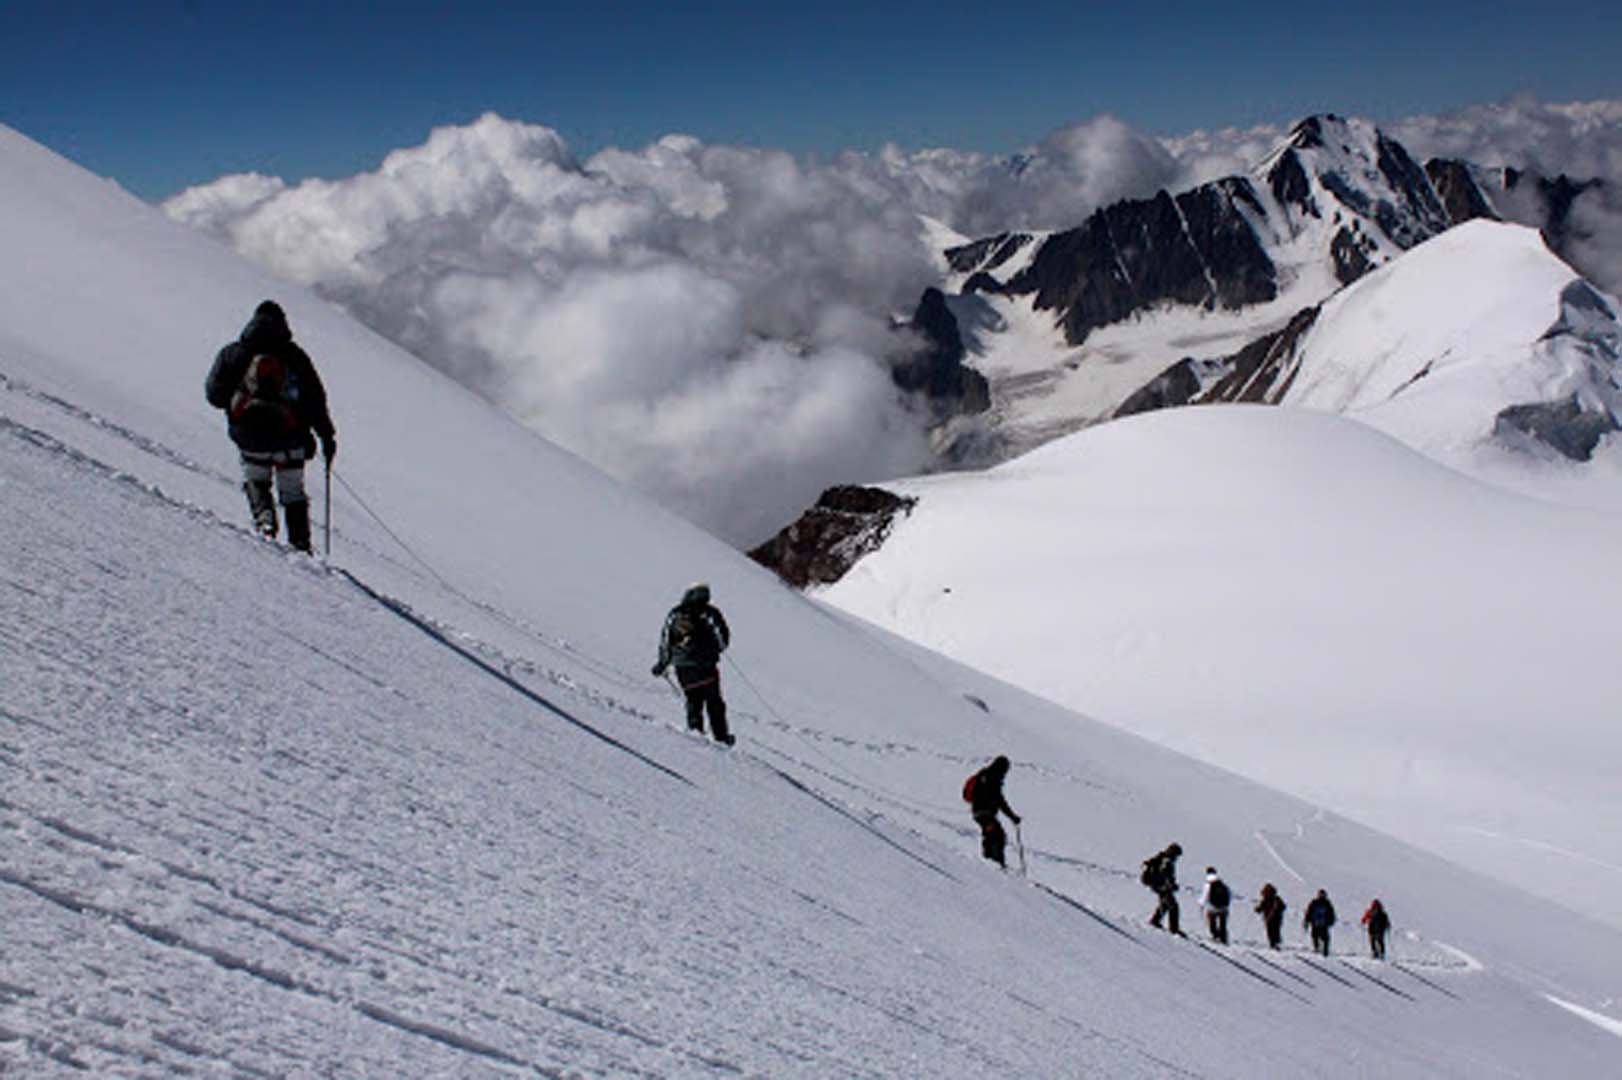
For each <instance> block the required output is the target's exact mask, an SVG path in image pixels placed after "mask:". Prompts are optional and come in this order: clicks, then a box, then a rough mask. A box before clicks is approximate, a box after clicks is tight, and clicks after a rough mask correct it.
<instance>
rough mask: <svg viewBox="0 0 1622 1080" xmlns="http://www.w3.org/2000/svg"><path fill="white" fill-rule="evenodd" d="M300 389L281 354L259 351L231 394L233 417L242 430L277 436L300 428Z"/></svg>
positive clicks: (258, 434) (259, 434) (260, 434)
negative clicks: (295, 404)
mask: <svg viewBox="0 0 1622 1080" xmlns="http://www.w3.org/2000/svg"><path fill="white" fill-rule="evenodd" d="M296 395H297V391H296V390H295V389H294V388H293V380H292V379H291V378H290V377H289V375H288V371H287V365H286V364H285V363H283V362H282V360H281V358H280V357H276V356H272V355H270V354H269V353H260V354H258V355H257V356H255V357H254V358H253V359H252V360H250V361H249V362H248V367H247V370H245V371H244V372H243V373H242V383H241V385H240V386H238V387H237V392H236V393H235V394H233V395H232V396H231V419H232V420H233V421H235V422H236V423H237V425H238V426H239V427H241V428H242V429H243V430H245V431H248V432H251V433H253V434H254V435H257V436H260V437H265V436H269V437H274V436H277V435H281V434H285V433H289V432H293V431H296V430H298V426H299V422H298V412H297V411H296V410H295V409H294V407H293V401H294V398H295V397H296Z"/></svg>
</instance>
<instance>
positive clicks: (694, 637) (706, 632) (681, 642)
mask: <svg viewBox="0 0 1622 1080" xmlns="http://www.w3.org/2000/svg"><path fill="white" fill-rule="evenodd" d="M720 645H721V643H720V642H719V641H717V640H716V636H715V630H714V629H713V628H712V627H711V626H710V624H709V623H708V622H707V621H706V620H705V619H704V613H703V612H702V611H694V610H692V609H691V608H685V607H679V608H677V609H676V610H675V612H674V613H673V614H672V615H671V617H670V655H671V656H673V657H675V658H676V661H677V663H681V662H682V661H688V662H690V663H691V664H693V665H695V666H699V665H704V664H713V663H715V662H716V660H718V659H719V658H720V655H721V647H720Z"/></svg>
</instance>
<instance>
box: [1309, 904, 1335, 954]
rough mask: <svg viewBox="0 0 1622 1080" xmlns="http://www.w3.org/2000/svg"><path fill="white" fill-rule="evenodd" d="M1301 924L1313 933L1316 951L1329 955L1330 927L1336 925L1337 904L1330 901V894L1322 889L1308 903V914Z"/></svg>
mask: <svg viewBox="0 0 1622 1080" xmlns="http://www.w3.org/2000/svg"><path fill="white" fill-rule="evenodd" d="M1301 925H1302V926H1305V927H1306V928H1307V930H1308V931H1310V932H1311V934H1312V948H1313V951H1314V952H1318V953H1321V954H1323V955H1324V956H1328V955H1329V928H1330V927H1331V926H1334V925H1335V905H1334V904H1331V903H1330V902H1329V894H1328V893H1327V892H1325V891H1324V890H1322V889H1319V890H1318V895H1317V896H1314V897H1313V898H1312V901H1311V903H1309V904H1307V910H1306V914H1305V915H1303V916H1302V917H1301Z"/></svg>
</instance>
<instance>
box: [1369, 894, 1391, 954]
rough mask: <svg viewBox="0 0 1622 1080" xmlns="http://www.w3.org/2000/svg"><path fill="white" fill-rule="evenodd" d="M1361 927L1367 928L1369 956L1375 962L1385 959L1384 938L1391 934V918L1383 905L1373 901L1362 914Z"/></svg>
mask: <svg viewBox="0 0 1622 1080" xmlns="http://www.w3.org/2000/svg"><path fill="white" fill-rule="evenodd" d="M1363 925H1364V926H1366V927H1368V928H1369V954H1370V955H1371V956H1373V957H1374V958H1375V959H1376V960H1384V959H1385V936H1386V934H1388V933H1390V932H1391V916H1390V915H1389V914H1388V913H1387V912H1386V910H1385V905H1384V904H1382V903H1380V901H1378V900H1375V901H1373V902H1371V903H1370V904H1369V909H1368V910H1367V911H1365V912H1363Z"/></svg>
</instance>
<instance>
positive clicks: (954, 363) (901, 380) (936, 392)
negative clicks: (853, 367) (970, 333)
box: [890, 288, 991, 415]
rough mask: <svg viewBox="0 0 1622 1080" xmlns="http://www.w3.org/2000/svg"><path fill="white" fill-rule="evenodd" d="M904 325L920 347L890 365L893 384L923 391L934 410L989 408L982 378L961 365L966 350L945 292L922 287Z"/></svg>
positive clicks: (959, 411) (987, 387)
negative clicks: (913, 333) (915, 308)
mask: <svg viewBox="0 0 1622 1080" xmlns="http://www.w3.org/2000/svg"><path fill="white" fill-rule="evenodd" d="M908 325H909V326H910V327H911V328H912V329H913V330H914V331H916V332H917V334H918V335H919V337H921V338H922V339H923V341H924V347H923V348H922V349H920V350H918V351H917V352H914V353H912V354H911V355H909V356H907V357H906V358H905V359H903V360H900V361H897V362H896V363H894V364H893V365H892V366H891V369H890V374H891V377H892V378H893V379H894V380H895V384H896V385H897V386H899V387H900V388H901V389H903V390H907V391H910V392H913V393H921V394H923V395H924V396H925V397H927V398H928V399H929V401H930V404H931V405H932V406H933V407H934V408H935V410H936V411H937V412H941V413H946V414H958V415H960V414H965V413H977V412H984V411H985V410H986V409H988V408H990V406H991V388H990V385H989V384H988V383H987V382H986V377H985V376H984V375H981V374H980V373H979V372H978V371H975V370H974V369H973V368H970V367H965V366H964V364H963V357H964V355H965V354H966V352H967V350H966V349H965V348H964V346H963V334H962V332H961V331H960V330H959V329H958V325H957V318H956V316H954V315H953V314H952V310H951V308H949V307H948V306H947V304H946V296H945V294H944V293H942V292H941V291H940V290H939V289H933V288H932V289H925V290H924V295H923V297H922V299H920V300H919V301H918V308H917V310H916V311H914V312H913V316H912V322H911V323H910V324H908Z"/></svg>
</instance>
